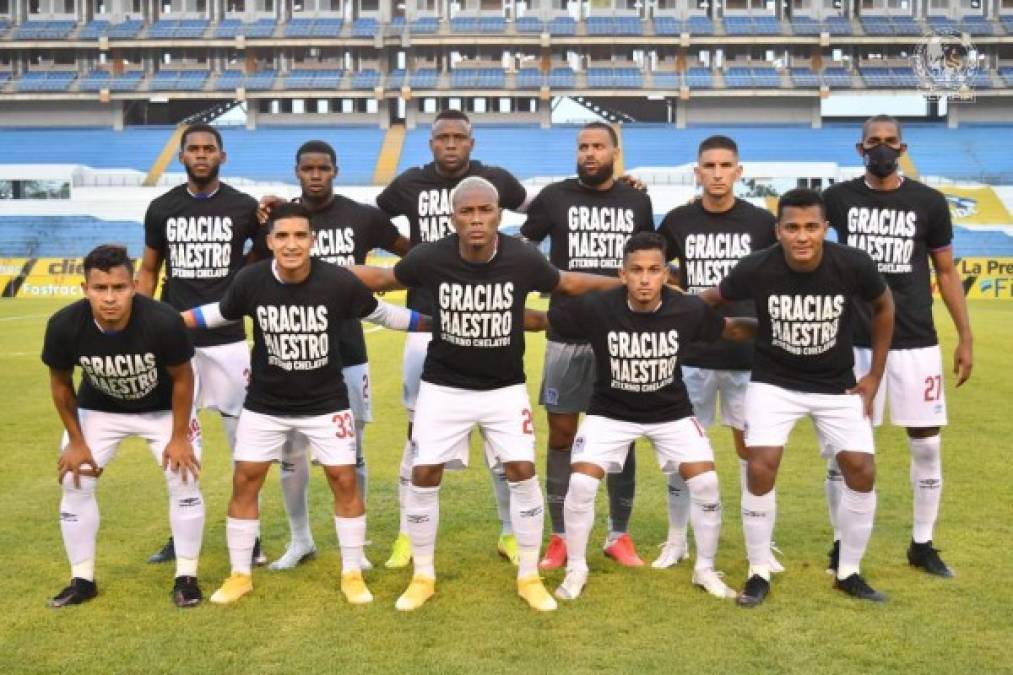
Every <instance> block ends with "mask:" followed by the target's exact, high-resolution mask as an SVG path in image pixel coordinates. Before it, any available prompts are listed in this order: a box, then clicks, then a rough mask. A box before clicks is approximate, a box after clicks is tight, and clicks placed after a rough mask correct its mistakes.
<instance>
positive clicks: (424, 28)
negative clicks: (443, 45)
mask: <svg viewBox="0 0 1013 675" xmlns="http://www.w3.org/2000/svg"><path fill="white" fill-rule="evenodd" d="M409 25H410V30H411V32H412V33H415V34H416V35H426V34H432V33H436V32H437V31H438V30H439V29H440V22H439V20H438V19H437V18H436V17H433V16H427V17H421V18H419V19H415V20H414V21H412V22H411V24H409Z"/></svg>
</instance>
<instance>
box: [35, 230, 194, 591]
mask: <svg viewBox="0 0 1013 675" xmlns="http://www.w3.org/2000/svg"><path fill="white" fill-rule="evenodd" d="M81 287H82V288H83V289H84V295H85V299H84V300H79V301H77V302H75V303H73V304H71V305H68V306H67V307H64V308H63V309H61V310H60V311H58V312H57V313H55V314H54V315H53V316H52V318H50V320H49V324H48V325H47V326H46V337H45V345H44V347H43V350H42V361H43V362H44V363H45V364H46V365H47V366H49V380H50V387H51V390H52V394H53V405H54V406H55V407H56V412H57V414H58V415H59V416H60V421H62V422H63V426H64V429H65V432H64V435H63V442H62V451H61V454H60V460H59V464H58V469H59V481H60V485H61V486H62V487H63V499H62V500H61V501H60V529H61V531H62V532H63V544H64V546H65V547H66V549H67V557H68V558H69V559H70V569H71V572H70V573H71V580H70V585H69V586H67V587H66V588H64V589H63V590H62V591H60V593H59V595H57V596H56V597H55V598H53V599H52V600H51V601H50V602H49V606H50V607H65V606H67V605H77V604H80V603H82V602H85V601H87V600H91V599H92V598H94V597H95V596H96V595H97V593H98V588H97V587H96V585H95V540H96V537H97V535H98V526H99V511H98V502H97V501H96V499H95V488H96V485H97V483H98V477H99V476H100V475H101V474H102V471H103V470H104V469H105V466H106V465H107V464H108V463H109V462H110V461H111V460H112V458H113V456H115V454H116V450H117V448H118V447H119V445H120V443H121V442H122V441H123V440H125V439H126V438H127V437H129V436H139V437H140V438H143V439H144V440H145V441H146V442H147V443H148V447H149V448H151V452H152V454H154V456H155V461H157V462H159V463H160V464H161V465H162V468H163V469H164V471H165V479H166V481H167V482H168V484H169V524H170V526H171V528H172V535H173V537H174V538H175V541H176V579H175V583H174V586H173V600H174V602H175V603H176V606H177V607H192V606H194V605H197V604H199V603H200V601H201V599H202V595H201V591H200V587H199V586H198V585H197V558H198V556H199V555H200V548H201V539H202V537H203V534H204V499H203V497H202V496H201V493H200V489H199V488H198V486H197V472H198V470H199V468H200V425H199V424H198V422H197V419H196V417H194V416H193V387H194V377H193V370H192V369H191V367H190V359H192V358H193V355H194V348H193V343H192V342H191V341H190V335H189V334H188V333H187V331H186V329H185V328H184V327H183V322H182V321H181V320H180V318H179V314H178V313H177V312H176V310H174V309H172V308H171V307H170V306H169V305H164V304H162V303H160V302H158V301H156V300H151V299H149V298H146V297H144V296H141V295H137V294H136V289H135V287H134V269H133V264H132V263H131V261H130V259H129V258H128V257H127V250H126V249H125V248H123V247H122V246H110V245H105V246H99V247H98V248H96V249H94V250H93V251H92V252H91V253H89V254H88V255H87V256H85V259H84V283H83V284H81ZM75 365H80V366H81V369H82V371H83V373H84V375H83V377H82V378H81V386H80V388H79V389H78V391H77V392H76V393H75V392H74V366H75ZM86 467H87V468H86Z"/></svg>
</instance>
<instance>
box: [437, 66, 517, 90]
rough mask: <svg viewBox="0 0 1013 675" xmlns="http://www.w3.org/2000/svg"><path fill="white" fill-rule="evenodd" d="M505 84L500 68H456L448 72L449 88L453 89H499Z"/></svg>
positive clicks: (504, 75)
mask: <svg viewBox="0 0 1013 675" xmlns="http://www.w3.org/2000/svg"><path fill="white" fill-rule="evenodd" d="M505 82H506V74H505V73H504V72H503V69H502V68H456V69H454V70H452V71H451V72H450V86H451V87H454V88H455V89H500V88H502V87H503V86H504V85H505Z"/></svg>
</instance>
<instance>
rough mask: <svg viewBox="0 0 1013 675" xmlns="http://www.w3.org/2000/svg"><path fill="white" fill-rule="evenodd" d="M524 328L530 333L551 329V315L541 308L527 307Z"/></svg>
mask: <svg viewBox="0 0 1013 675" xmlns="http://www.w3.org/2000/svg"><path fill="white" fill-rule="evenodd" d="M524 330H525V331H527V332H529V333H542V332H545V331H547V330H549V315H548V314H547V313H545V312H543V311H541V310H538V309H528V308H527V307H525V308H524Z"/></svg>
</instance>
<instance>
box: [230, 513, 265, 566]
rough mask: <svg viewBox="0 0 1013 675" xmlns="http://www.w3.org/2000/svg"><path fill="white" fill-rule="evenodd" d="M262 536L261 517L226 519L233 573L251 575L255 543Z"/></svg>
mask: <svg viewBox="0 0 1013 675" xmlns="http://www.w3.org/2000/svg"><path fill="white" fill-rule="evenodd" d="M259 536H260V519H259V518H254V519H253V520H244V519H241V518H232V517H231V516H230V517H228V518H226V519H225V540H226V542H228V545H229V562H230V563H231V564H232V573H233V574H245V575H247V576H249V574H250V568H251V566H252V563H253V561H252V558H253V545H254V543H255V542H256V541H257V537H259Z"/></svg>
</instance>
